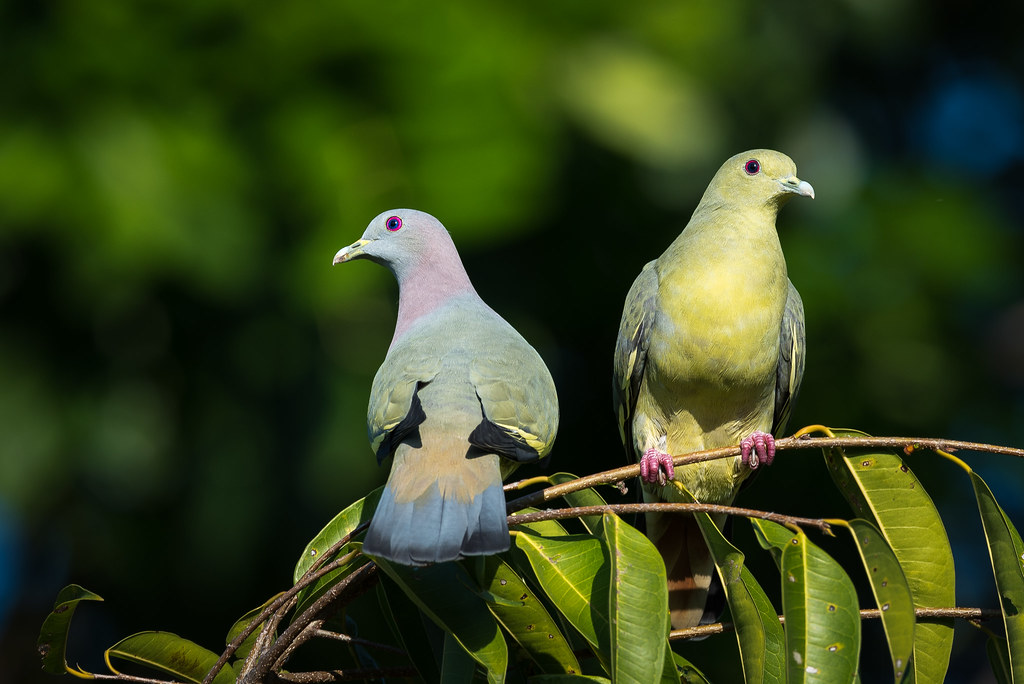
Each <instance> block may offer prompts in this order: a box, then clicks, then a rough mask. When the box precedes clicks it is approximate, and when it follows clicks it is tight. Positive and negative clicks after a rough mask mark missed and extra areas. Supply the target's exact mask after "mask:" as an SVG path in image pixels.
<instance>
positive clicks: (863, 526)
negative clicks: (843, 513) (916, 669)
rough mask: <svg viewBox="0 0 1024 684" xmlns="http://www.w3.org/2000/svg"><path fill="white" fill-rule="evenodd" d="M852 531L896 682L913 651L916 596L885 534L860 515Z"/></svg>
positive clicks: (905, 667) (850, 526)
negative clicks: (912, 594)
mask: <svg viewBox="0 0 1024 684" xmlns="http://www.w3.org/2000/svg"><path fill="white" fill-rule="evenodd" d="M847 529H849V530H850V534H851V535H852V536H853V541H854V543H855V544H856V545H857V551H858V552H859V553H860V557H861V560H862V561H863V562H864V571H865V573H866V574H867V577H868V582H869V583H870V584H871V592H872V594H874V597H875V604H876V605H877V606H878V610H879V612H880V613H881V616H882V627H883V629H884V630H885V638H886V641H887V642H888V643H889V654H890V656H891V657H892V668H893V678H894V681H897V682H898V681H901V680H902V679H903V677H904V675H905V674H906V673H907V666H908V665H909V663H910V658H911V656H912V655H913V653H914V625H915V622H916V618H915V616H914V599H913V597H912V596H911V594H910V585H909V584H907V578H906V577H905V576H904V574H903V568H901V567H900V562H899V560H897V559H896V555H895V554H894V553H893V552H892V549H890V548H889V545H888V544H887V543H886V541H885V539H884V538H883V537H882V533H881V532H879V531H878V529H877V528H876V527H875V526H874V525H872V524H871V523H869V522H868V521H867V520H862V519H860V518H857V519H854V520H851V521H849V527H848V528H847Z"/></svg>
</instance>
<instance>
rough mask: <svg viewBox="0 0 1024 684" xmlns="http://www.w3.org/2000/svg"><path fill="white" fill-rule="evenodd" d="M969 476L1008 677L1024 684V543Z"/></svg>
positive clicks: (982, 483)
mask: <svg viewBox="0 0 1024 684" xmlns="http://www.w3.org/2000/svg"><path fill="white" fill-rule="evenodd" d="M970 475H971V483H972V484H973V485H974V494H975V496H976V497H977V499H978V510H979V511H980V512H981V521H982V524H983V526H984V529H985V540H986V541H987V542H988V553H989V557H990V558H991V560H992V571H993V573H994V574H995V578H996V591H997V592H998V593H999V605H1000V607H1001V608H1002V613H1003V625H1004V626H1005V628H1006V646H1007V658H1008V659H1009V664H1010V673H1011V677H1012V680H1013V681H1014V682H1024V612H1022V611H1024V568H1022V560H1024V543H1022V542H1021V538H1020V534H1019V533H1018V532H1017V528H1015V527H1014V526H1013V523H1011V522H1010V519H1009V518H1008V517H1007V516H1006V513H1005V512H1004V511H1003V509H1002V507H1001V506H1000V505H999V504H998V503H997V502H996V499H995V496H993V494H992V490H991V489H989V487H988V485H987V484H985V481H984V480H982V479H981V477H980V476H979V475H978V474H977V473H975V472H974V471H971V473H970Z"/></svg>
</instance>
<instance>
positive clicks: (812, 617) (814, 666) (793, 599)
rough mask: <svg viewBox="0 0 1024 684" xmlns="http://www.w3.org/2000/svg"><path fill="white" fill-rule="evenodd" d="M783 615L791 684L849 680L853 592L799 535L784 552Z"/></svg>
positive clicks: (855, 643) (854, 648) (854, 630)
mask: <svg viewBox="0 0 1024 684" xmlns="http://www.w3.org/2000/svg"><path fill="white" fill-rule="evenodd" d="M762 522H764V523H766V524H768V525H773V524H774V523H769V522H767V521H762ZM782 610H783V613H784V614H785V616H786V653H787V655H788V658H787V665H788V668H787V669H788V675H789V682H790V684H802V683H803V682H849V681H852V680H853V678H854V676H855V675H856V673H857V663H858V660H859V656H860V612H859V608H858V603H857V590H856V589H855V588H854V586H853V582H851V581H850V578H849V577H848V576H847V574H846V573H845V572H844V571H843V569H842V567H840V565H839V564H838V563H836V562H835V561H834V560H833V559H832V558H831V557H830V556H829V555H828V554H826V553H825V552H824V551H822V550H821V549H820V548H818V547H817V546H816V545H814V544H813V543H811V541H810V540H809V539H808V538H807V536H806V535H805V534H804V533H803V532H797V533H796V534H795V535H794V536H793V538H792V540H791V541H790V543H789V544H788V545H787V546H786V548H785V549H784V550H783V551H782Z"/></svg>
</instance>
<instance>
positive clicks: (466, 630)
mask: <svg viewBox="0 0 1024 684" xmlns="http://www.w3.org/2000/svg"><path fill="white" fill-rule="evenodd" d="M376 562H377V565H378V566H380V569H381V570H383V571H384V572H385V573H386V574H387V575H388V577H390V578H391V579H392V580H394V581H395V583H396V584H398V585H399V586H400V587H401V588H402V590H403V591H404V592H405V594H406V595H407V596H408V597H409V598H410V599H412V601H413V603H415V604H416V605H417V606H418V607H419V609H420V610H422V611H423V612H424V613H425V614H426V615H427V616H428V617H429V618H430V619H431V620H433V621H434V623H435V624H437V625H438V626H439V627H440V628H441V629H443V630H445V631H446V632H448V633H450V634H451V635H452V636H453V637H455V639H456V640H457V641H458V642H459V644H460V645H461V646H462V647H463V648H464V649H465V650H466V652H467V653H469V655H471V656H472V657H473V659H474V660H476V661H477V662H478V663H480V664H481V665H482V666H483V667H484V669H485V670H486V671H487V678H488V680H489V681H494V682H499V681H503V680H504V677H505V669H506V667H507V666H508V648H507V647H506V645H505V637H504V635H503V634H502V633H501V629H500V628H499V627H498V623H497V621H496V620H495V618H494V616H493V615H492V614H491V612H490V611H489V610H488V609H487V605H486V603H485V602H484V600H483V599H482V598H480V596H479V595H478V594H479V590H478V589H477V588H476V583H475V582H474V581H473V579H472V578H471V577H470V576H469V574H468V573H467V572H466V570H465V569H464V568H463V567H462V566H461V565H460V564H459V563H454V562H452V563H438V564H437V565H428V566H426V567H422V568H412V567H408V566H405V565H399V564H397V563H390V562H388V561H386V560H383V559H377V561H376Z"/></svg>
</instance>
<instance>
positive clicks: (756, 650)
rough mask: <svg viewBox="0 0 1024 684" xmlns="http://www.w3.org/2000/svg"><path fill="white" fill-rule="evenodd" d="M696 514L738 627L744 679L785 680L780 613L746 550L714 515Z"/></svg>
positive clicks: (754, 683)
mask: <svg viewBox="0 0 1024 684" xmlns="http://www.w3.org/2000/svg"><path fill="white" fill-rule="evenodd" d="M694 517H695V518H696V520H697V524H698V525H700V529H701V533H702V534H703V535H704V541H705V542H706V543H707V545H708V549H709V550H710V551H711V556H712V558H714V561H715V568H716V569H717V571H718V575H719V578H720V579H721V580H722V588H723V589H724V590H725V599H726V602H727V603H728V604H729V612H730V613H731V614H732V620H733V624H734V626H735V628H736V642H737V644H738V645H739V649H740V663H741V664H742V666H743V678H744V681H745V682H746V683H747V684H759V683H762V682H764V683H766V684H767V683H772V684H774V683H775V682H784V681H785V676H786V675H785V667H786V665H785V659H784V656H783V647H784V644H785V636H784V634H783V631H782V626H781V625H780V624H779V615H778V613H777V612H776V610H775V608H774V607H773V606H772V604H771V601H769V600H768V596H767V595H766V594H765V593H764V590H763V589H762V588H761V585H759V584H758V583H757V581H756V580H755V579H754V576H753V575H752V574H750V571H749V570H747V568H746V566H745V565H744V562H743V561H744V556H743V553H742V552H740V550H739V549H737V548H736V547H735V546H733V545H732V544H731V543H730V542H729V540H728V539H726V538H725V535H723V534H722V531H721V530H719V529H718V526H717V525H715V523H714V521H713V520H712V519H711V516H709V515H708V514H707V513H695V514H694Z"/></svg>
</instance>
